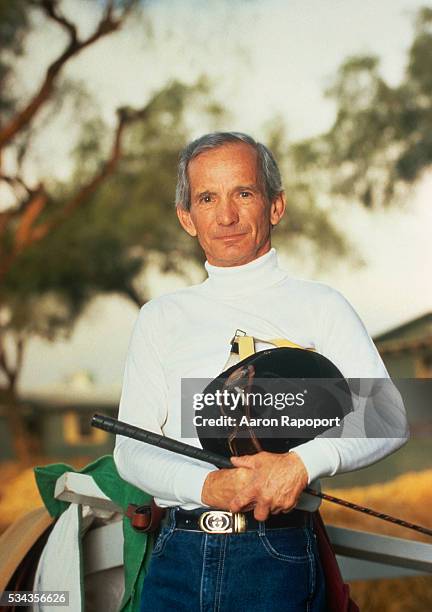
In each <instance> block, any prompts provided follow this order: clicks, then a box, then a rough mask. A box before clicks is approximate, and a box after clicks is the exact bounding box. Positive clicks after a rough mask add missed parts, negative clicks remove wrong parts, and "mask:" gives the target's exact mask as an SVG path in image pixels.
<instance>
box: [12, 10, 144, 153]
mask: <svg viewBox="0 0 432 612" xmlns="http://www.w3.org/2000/svg"><path fill="white" fill-rule="evenodd" d="M135 3H136V0H133V1H131V2H129V3H128V4H127V5H126V7H125V8H124V10H123V11H122V12H121V13H120V15H119V17H117V18H116V19H114V18H113V17H112V7H110V4H108V10H107V11H105V14H104V16H103V18H102V19H101V20H100V22H99V24H98V26H97V28H96V29H95V31H94V32H93V34H91V35H90V36H89V37H88V38H87V39H85V40H82V41H80V40H79V39H78V37H77V33H76V28H75V25H74V24H72V23H70V22H69V21H68V20H67V19H66V18H64V17H63V16H61V15H60V14H59V13H58V12H57V2H54V1H53V0H43V2H42V3H41V4H40V6H41V7H42V8H43V10H44V11H45V12H46V14H47V15H48V16H49V17H50V18H51V19H53V20H54V21H56V22H57V23H59V24H60V25H61V26H62V27H63V28H64V29H66V30H67V31H68V32H69V43H68V45H67V47H66V48H65V50H64V51H63V53H62V54H61V55H60V56H59V57H58V58H57V59H56V60H55V61H54V62H53V63H52V64H51V65H50V66H49V68H48V69H47V71H46V73H45V78H44V80H43V82H42V85H41V86H40V88H39V91H37V93H36V94H35V95H34V96H33V97H32V99H31V100H30V101H29V102H28V104H27V106H25V107H24V109H23V110H22V111H21V112H19V113H18V114H17V115H16V116H15V117H13V118H12V119H11V121H10V122H9V123H8V124H6V125H5V127H4V128H3V129H2V130H0V149H1V148H2V147H4V146H5V145H6V144H8V143H9V142H10V141H11V140H12V139H13V138H14V136H15V135H16V134H17V133H18V132H20V131H21V130H22V129H23V128H24V127H26V126H27V125H28V124H29V122H30V121H31V120H32V119H33V117H34V116H35V115H36V113H37V112H38V111H39V110H40V108H41V107H42V106H43V105H44V104H45V103H46V102H47V100H48V99H49V97H50V95H51V93H52V91H53V89H54V86H55V83H56V81H57V78H58V76H59V74H60V72H61V70H62V69H63V67H64V65H65V64H66V63H67V62H68V61H69V60H70V59H71V58H72V57H74V56H76V55H78V53H80V52H81V51H82V50H83V49H85V48H86V47H89V46H90V45H92V44H94V43H95V42H96V41H97V40H99V39H100V38H102V37H103V36H106V35H107V34H109V33H111V32H114V31H115V30H118V29H119V28H120V27H121V25H122V23H123V21H124V19H125V17H126V15H127V13H128V12H129V11H130V9H131V7H132V5H133V4H135Z"/></svg>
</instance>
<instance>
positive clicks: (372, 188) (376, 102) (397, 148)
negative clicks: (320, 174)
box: [294, 8, 432, 207]
mask: <svg viewBox="0 0 432 612" xmlns="http://www.w3.org/2000/svg"><path fill="white" fill-rule="evenodd" d="M431 62H432V9H430V8H424V9H422V10H420V11H419V13H418V15H417V20H416V30H415V37H414V40H413V43H412V45H411V47H410V50H409V53H408V61H407V67H406V71H405V75H404V78H403V81H402V82H401V83H400V84H399V85H398V86H396V87H392V86H390V85H389V84H388V83H387V82H386V81H385V79H384V78H383V77H382V75H381V74H380V64H379V60H378V58H377V57H374V56H355V57H350V58H348V59H347V60H346V61H344V62H343V64H342V65H341V67H340V68H339V71H338V73H337V75H336V78H335V80H334V83H333V85H332V86H331V87H330V88H329V89H328V91H327V95H328V96H330V97H331V98H333V99H334V101H335V103H336V109H337V111H336V118H335V121H334V123H333V126H332V127H331V129H330V130H329V131H328V132H327V133H326V134H324V135H322V136H320V137H318V138H315V139H311V140H308V141H305V142H304V143H300V144H299V145H298V146H297V147H296V148H295V152H294V155H295V157H296V161H297V162H298V163H299V164H300V167H302V168H303V169H305V168H311V167H312V165H316V163H317V162H318V161H319V160H320V165H321V168H323V169H327V171H330V182H331V190H332V192H333V193H334V194H339V195H341V196H343V197H344V198H353V197H354V198H356V199H357V200H359V201H360V202H362V203H363V204H364V206H366V207H372V206H376V205H379V204H389V203H390V202H392V201H394V197H395V196H397V195H398V193H399V191H400V190H401V188H402V187H403V184H404V183H411V182H413V181H414V180H416V179H417V178H418V177H419V176H420V174H421V172H422V171H423V170H424V169H425V168H427V167H429V166H430V165H431V163H432V71H431V69H430V67H431Z"/></svg>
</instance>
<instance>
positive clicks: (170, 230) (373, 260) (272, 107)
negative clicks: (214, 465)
mask: <svg viewBox="0 0 432 612" xmlns="http://www.w3.org/2000/svg"><path fill="white" fill-rule="evenodd" d="M431 65H432V4H430V3H427V2H421V1H417V0H381V2H379V3H377V2H372V1H371V0H363V1H362V2H360V1H358V0H343V1H342V0H327V1H326V2H322V1H319V0H307V1H304V0H291V1H290V2H282V1H277V0H266V1H264V0H243V1H240V0H239V1H230V2H228V1H226V0H218V1H211V0H210V1H208V2H205V3H203V2H199V1H196V0H182V1H177V0H170V1H168V0H154V1H138V0H136V1H133V0H129V1H127V0H123V1H121V0H114V1H112V2H109V1H108V0H63V1H61V0H58V1H57V0H0V92H1V93H0V423H1V427H0V477H1V482H2V486H1V488H0V530H1V531H2V530H4V529H5V528H6V527H7V526H8V525H9V524H10V523H11V522H12V521H13V520H14V519H15V518H16V517H17V516H19V515H20V514H22V513H24V512H26V511H27V510H28V509H30V508H32V507H35V506H38V505H41V501H40V498H39V496H38V493H37V490H36V487H35V484H34V478H33V472H32V467H33V466H35V465H43V464H46V463H51V462H55V461H65V462H67V463H69V464H70V465H72V466H73V467H74V468H76V469H79V468H80V467H83V466H84V465H86V464H87V463H88V462H89V461H91V460H93V459H94V458H96V457H99V456H101V455H103V454H106V453H110V452H111V451H112V445H113V439H112V438H111V437H110V436H109V434H106V433H105V432H102V431H99V430H93V429H92V428H91V427H90V425H89V423H90V417H91V415H92V414H93V413H94V412H102V413H105V414H110V415H114V416H115V415H116V413H117V407H118V400H119V395H120V390H121V382H122V374H123V366H124V360H125V356H126V351H127V346H128V342H129V336H130V333H131V330H132V326H133V323H134V321H135V318H136V316H137V313H138V309H139V307H140V306H141V305H142V304H144V303H145V302H146V301H147V300H149V299H151V298H152V297H155V296H157V295H160V294H162V293H165V292H168V291H172V290H173V289H176V288H178V287H180V286H184V285H187V284H191V283H192V282H199V281H200V280H202V279H203V278H204V272H203V268H202V263H203V259H202V255H201V253H200V252H199V251H198V249H197V247H196V245H195V243H194V242H193V241H192V240H191V239H190V238H189V237H188V236H186V234H184V233H182V232H181V231H180V228H179V226H178V224H177V221H176V216H175V213H174V190H175V178H176V162H177V156H178V153H179V150H180V149H181V148H182V147H183V145H184V144H185V143H186V142H187V141H188V140H190V139H192V138H194V137H197V136H199V135H201V134H203V133H205V132H209V131H213V130H236V131H244V132H247V133H250V134H251V135H252V136H254V137H255V138H256V139H257V140H260V141H262V142H264V143H266V144H267V145H268V146H269V147H270V148H271V149H272V150H273V152H274V153H275V155H276V157H277V159H278V161H279V164H280V167H281V169H282V171H283V178H284V185H285V190H286V194H287V200H288V212H287V215H286V219H285V221H284V224H283V225H281V226H279V228H278V231H277V233H275V236H274V238H275V246H277V248H278V251H279V257H280V260H281V263H282V265H283V266H284V267H285V268H286V269H287V270H288V271H290V273H291V274H293V275H294V276H299V277H306V278H313V279H317V280H321V281H324V282H327V283H329V284H331V285H332V286H333V287H336V288H337V289H339V290H340V291H341V292H342V293H343V294H344V295H345V296H346V297H347V298H348V299H349V300H350V301H351V303H352V304H353V306H354V307H355V309H356V310H357V312H358V313H359V314H360V316H361V317H362V319H363V321H364V322H365V324H366V326H367V328H368V330H369V333H370V334H371V335H372V336H373V337H374V340H375V342H376V344H377V346H378V349H379V350H380V352H381V355H382V357H383V359H384V361H385V363H386V365H387V367H388V369H389V372H390V374H391V375H392V376H394V377H398V378H419V379H420V378H422V379H427V378H431V377H432V284H431V282H430V270H431V269H432V249H431V229H432V207H431V200H432V70H431ZM430 410H431V408H430V402H429V404H428V402H425V405H424V406H423V405H422V406H420V407H419V406H416V405H415V404H414V405H413V406H411V405H409V406H408V413H409V420H410V425H411V431H412V437H411V440H410V441H409V443H408V444H407V445H406V446H405V447H404V448H403V449H401V450H400V451H398V452H397V453H395V454H394V455H392V456H391V457H388V458H386V459H385V460H384V461H382V462H380V463H379V464H377V465H375V466H371V467H369V468H366V469H364V470H361V471H358V472H355V473H352V474H345V475H341V476H337V477H336V478H333V479H328V480H327V481H326V482H324V487H325V488H326V489H328V490H332V491H336V492H339V493H340V494H341V495H343V496H344V497H346V498H348V499H350V500H353V501H358V502H360V503H365V504H367V505H370V506H372V507H375V508H377V509H379V510H382V511H384V512H389V513H394V514H396V515H397V516H401V517H403V518H406V519H408V520H412V521H417V522H420V523H423V524H425V525H427V526H429V527H432V519H431V516H430V504H431V503H432V486H431V485H432V465H431V457H432V452H431V451H432V444H431V442H432V419H431V413H430ZM341 489H342V490H341ZM323 514H324V517H325V519H326V520H327V521H328V522H331V523H333V524H338V525H346V526H353V527H355V528H361V529H365V530H369V531H376V532H378V533H389V534H392V535H397V536H399V537H411V538H416V539H419V540H422V537H421V536H419V535H416V534H414V533H413V534H410V532H406V531H405V530H402V529H401V528H398V527H393V526H387V525H386V524H382V523H378V522H377V521H376V520H374V519H370V518H368V517H364V516H362V515H354V513H352V512H351V513H349V512H346V511H344V510H339V509H335V508H330V507H327V506H326V504H324V507H323ZM424 541H427V540H424ZM352 588H353V592H354V597H355V598H356V599H357V601H358V603H359V604H360V605H361V609H362V610H389V611H390V610H391V611H396V610H427V609H431V606H432V579H431V578H429V577H417V578H408V579H404V580H379V581H375V582H374V581H369V582H367V583H366V582H365V583H355V584H353V585H352Z"/></svg>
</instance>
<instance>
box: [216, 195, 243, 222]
mask: <svg viewBox="0 0 432 612" xmlns="http://www.w3.org/2000/svg"><path fill="white" fill-rule="evenodd" d="M238 220H239V216H238V211H237V206H236V205H235V203H234V202H233V201H232V200H231V198H221V199H220V200H219V202H218V204H217V208H216V221H217V223H218V224H219V225H232V224H233V223H237V222H238Z"/></svg>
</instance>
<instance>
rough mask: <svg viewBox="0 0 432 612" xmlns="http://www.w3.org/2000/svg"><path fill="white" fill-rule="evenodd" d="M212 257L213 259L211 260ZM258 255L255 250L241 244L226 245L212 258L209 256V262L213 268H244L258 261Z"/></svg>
mask: <svg viewBox="0 0 432 612" xmlns="http://www.w3.org/2000/svg"><path fill="white" fill-rule="evenodd" d="M210 257H211V258H210ZM257 257H258V255H257V254H256V252H255V250H254V249H245V248H244V246H243V245H240V244H239V243H232V244H226V245H225V247H224V249H223V250H221V251H220V252H218V253H214V254H213V255H212V256H210V255H208V256H207V260H208V262H209V263H210V264H212V265H213V266H219V267H224V268H229V267H233V266H242V265H244V264H247V263H249V262H250V261H253V260H254V259H256V258H257Z"/></svg>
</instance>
